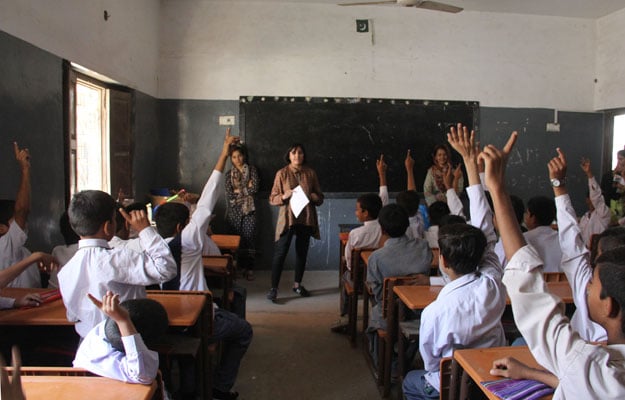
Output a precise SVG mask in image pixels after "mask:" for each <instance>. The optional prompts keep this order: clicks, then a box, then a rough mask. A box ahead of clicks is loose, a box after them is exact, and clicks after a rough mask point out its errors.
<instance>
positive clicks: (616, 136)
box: [608, 111, 625, 169]
mask: <svg viewBox="0 0 625 400" xmlns="http://www.w3.org/2000/svg"><path fill="white" fill-rule="evenodd" d="M612 120H613V121H612V153H611V155H612V169H614V167H616V153H618V152H619V151H620V150H624V149H625V111H623V112H622V113H621V114H615V115H613V118H612ZM608 123H610V121H608Z"/></svg>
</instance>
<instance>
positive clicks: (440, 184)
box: [423, 144, 464, 206]
mask: <svg viewBox="0 0 625 400" xmlns="http://www.w3.org/2000/svg"><path fill="white" fill-rule="evenodd" d="M450 162H451V154H450V152H449V148H448V147H447V146H445V145H444V144H439V145H436V146H435V147H434V151H433V152H432V166H431V167H430V169H428V173H427V175H426V176H425V181H424V182H423V197H425V202H426V203H427V205H428V206H429V205H430V204H432V203H434V202H435V201H444V202H445V203H446V202H447V196H446V195H445V193H446V192H447V187H446V186H445V179H444V178H445V174H448V173H453V174H457V175H455V176H454V178H455V179H454V180H453V182H454V184H453V189H454V190H455V191H456V193H460V191H461V190H462V188H463V186H464V179H463V177H462V173H461V171H460V168H458V169H456V170H455V171H452V166H451V163H450Z"/></svg>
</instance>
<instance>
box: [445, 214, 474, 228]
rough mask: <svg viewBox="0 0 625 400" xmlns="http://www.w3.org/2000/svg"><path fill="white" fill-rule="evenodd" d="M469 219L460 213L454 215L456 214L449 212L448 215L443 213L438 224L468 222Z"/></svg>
mask: <svg viewBox="0 0 625 400" xmlns="http://www.w3.org/2000/svg"><path fill="white" fill-rule="evenodd" d="M466 223H467V221H466V220H465V219H464V218H462V217H461V216H460V215H454V214H447V215H443V216H442V217H441V219H440V221H439V222H438V226H439V227H441V226H445V225H451V224H466Z"/></svg>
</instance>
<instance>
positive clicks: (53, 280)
mask: <svg viewBox="0 0 625 400" xmlns="http://www.w3.org/2000/svg"><path fill="white" fill-rule="evenodd" d="M122 220H123V217H122ZM59 228H60V229H61V235H62V236H63V240H64V241H65V244H62V245H58V246H54V248H53V249H52V253H51V254H52V257H54V258H55V259H56V261H57V262H58V263H59V269H61V268H63V266H64V265H65V264H67V262H68V261H69V260H71V259H72V257H74V254H76V252H77V251H78V241H79V240H80V236H78V235H77V234H76V232H74V230H73V229H72V226H71V225H70V223H69V215H68V214H67V211H64V212H63V214H62V215H61V218H60V219H59ZM58 272H59V271H58V270H54V271H52V272H50V279H48V287H50V288H58V287H59V278H58Z"/></svg>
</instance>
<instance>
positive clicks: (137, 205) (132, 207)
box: [124, 201, 148, 213]
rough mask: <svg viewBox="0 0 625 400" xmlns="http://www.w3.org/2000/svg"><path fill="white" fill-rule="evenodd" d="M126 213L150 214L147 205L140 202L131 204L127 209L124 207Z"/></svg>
mask: <svg viewBox="0 0 625 400" xmlns="http://www.w3.org/2000/svg"><path fill="white" fill-rule="evenodd" d="M124 211H126V212H127V213H130V212H131V211H145V212H148V207H147V206H146V205H145V203H142V202H140V201H135V202H134V203H130V204H128V205H127V206H126V207H124Z"/></svg>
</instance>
